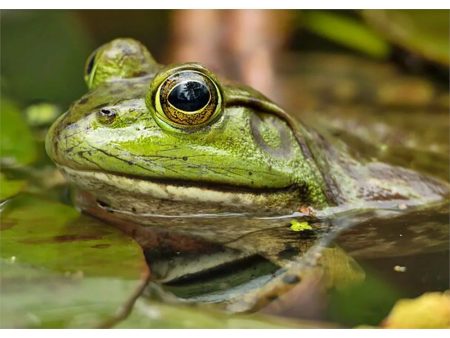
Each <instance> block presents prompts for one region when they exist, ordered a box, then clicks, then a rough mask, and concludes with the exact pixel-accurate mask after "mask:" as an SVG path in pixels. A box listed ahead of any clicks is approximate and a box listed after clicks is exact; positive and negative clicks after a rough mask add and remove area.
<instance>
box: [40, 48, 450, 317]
mask: <svg viewBox="0 0 450 338" xmlns="http://www.w3.org/2000/svg"><path fill="white" fill-rule="evenodd" d="M186 69H189V70H193V71H196V72H199V73H201V74H204V75H205V76H207V77H208V78H209V79H210V80H211V81H212V83H213V84H214V86H215V87H216V89H217V93H216V94H217V96H218V104H217V107H216V108H215V110H214V113H213V114H212V116H211V118H210V119H209V120H207V121H206V122H205V123H202V124H201V125H196V126H193V125H186V126H182V127H180V126H177V125H174V123H173V121H172V122H171V121H170V120H169V118H168V117H167V116H166V115H165V114H164V112H163V111H162V110H161V103H160V102H158V101H161V100H159V98H160V96H159V95H161V93H160V86H161V84H162V83H163V82H164V81H165V80H166V79H167V78H168V77H169V76H171V75H173V74H177V73H179V72H180V71H185V70H186ZM85 80H86V82H87V84H88V87H89V89H90V91H89V92H88V93H87V94H86V95H84V96H83V97H82V98H80V99H79V100H78V101H77V102H75V103H74V104H73V105H72V106H71V107H70V108H69V110H68V111H67V112H66V113H65V114H63V115H62V116H61V117H60V118H59V119H58V120H57V121H56V122H55V123H54V125H53V126H52V127H51V129H50V130H49V132H48V135H47V139H46V149H47V153H48V155H49V156H50V158H51V159H52V160H53V161H54V162H55V163H56V164H57V166H58V167H59V168H60V169H61V171H62V172H63V173H64V175H65V176H66V177H67V179H68V180H69V182H71V183H72V184H73V185H74V186H75V187H76V189H77V197H76V203H77V205H78V206H79V207H80V208H81V209H82V210H84V211H85V212H87V213H90V214H92V215H94V216H96V217H99V218H102V219H105V220H107V221H108V222H112V223H115V224H117V225H119V226H120V227H121V228H122V229H123V230H124V231H125V232H127V233H130V234H132V235H133V237H134V238H135V239H136V240H137V241H139V243H140V244H141V246H143V248H144V250H145V251H146V253H147V254H148V253H149V251H152V250H153V252H154V253H155V254H156V255H159V254H160V252H159V251H158V248H159V247H162V248H163V249H164V250H163V252H165V253H167V252H169V251H170V250H169V251H168V248H171V251H172V252H175V253H177V255H175V256H177V257H178V254H179V253H180V252H183V251H185V252H191V253H192V252H194V253H195V252H197V253H200V254H202V253H204V252H206V254H207V256H208V258H207V260H206V261H207V264H206V263H205V264H204V263H201V264H200V265H202V266H200V267H197V265H199V264H196V263H195V262H193V263H194V265H196V267H192V269H191V270H192V271H188V273H192V272H193V271H194V272H195V271H196V269H205V266H206V268H207V267H209V266H210V265H211V266H216V265H220V264H222V263H224V262H225V261H229V260H234V259H239V258H241V257H243V256H248V255H252V254H255V253H258V254H261V253H263V254H262V255H263V256H265V257H266V258H268V259H270V260H271V261H273V262H274V263H276V264H277V265H280V266H284V265H285V264H289V261H290V259H284V258H280V257H281V256H280V255H279V253H280V252H282V251H283V250H284V249H286V242H287V240H286V236H288V237H289V236H290V235H289V234H288V235H286V234H285V230H286V229H284V228H283V229H284V230H283V229H281V230H280V231H281V235H279V236H278V235H275V236H274V235H271V234H273V231H272V230H271V229H274V228H275V227H276V226H279V225H276V222H278V221H277V220H272V221H269V220H266V221H264V220H262V219H258V218H242V220H240V221H238V222H236V221H231V222H230V221H228V220H227V218H222V217H221V216H228V215H229V214H230V213H232V214H233V215H235V214H237V213H238V214H253V215H257V216H260V215H268V214H269V215H278V216H279V215H292V214H293V213H295V212H300V213H303V214H306V215H308V216H309V217H313V216H317V217H318V218H321V217H328V216H330V215H334V214H335V213H337V212H345V211H349V210H351V211H354V210H367V209H375V210H378V209H392V208H394V209H398V208H399V207H400V208H401V209H403V208H404V207H410V206H423V205H428V204H431V203H434V202H440V201H442V200H444V199H446V198H447V197H448V193H449V187H448V184H447V183H445V182H442V181H439V180H436V179H433V178H430V177H427V176H424V175H421V174H419V173H417V172H414V171H412V170H409V169H405V168H401V167H397V166H391V165H388V164H385V163H381V162H378V161H376V160H371V161H367V160H366V161H360V160H359V158H357V154H354V153H353V152H351V150H350V149H348V147H347V145H346V144H344V143H343V142H342V141H341V140H339V139H335V138H333V137H332V136H330V135H325V134H322V135H320V134H318V133H317V132H316V131H314V130H313V129H311V128H306V127H305V126H304V125H303V124H301V123H299V122H298V121H295V120H294V119H293V118H292V117H290V116H289V115H288V114H287V113H286V112H284V111H283V110H282V109H281V108H280V107H278V106H277V105H276V104H274V103H273V102H271V101H269V100H268V99H267V98H265V97H264V96H263V95H261V94H260V93H258V92H256V91H255V90H253V89H251V88H248V87H244V86H241V85H236V84H229V83H226V82H224V81H219V80H218V79H217V78H216V76H215V75H214V74H212V73H211V72H210V71H208V70H207V69H205V68H204V67H202V66H200V65H198V64H194V63H187V64H182V65H171V66H168V67H163V66H161V65H159V64H157V63H156V62H155V61H154V60H153V58H152V57H151V55H150V54H149V53H148V51H147V50H146V49H145V47H143V46H142V45H141V44H140V43H139V42H137V41H134V40H131V39H117V40H114V41H112V42H110V43H107V44H105V45H103V46H101V47H100V48H98V49H97V50H96V51H95V52H94V53H93V55H92V56H91V57H90V59H89V60H88V61H87V66H86V75H85ZM102 109H106V110H107V111H109V112H110V113H111V112H112V114H109V115H105V114H103V113H102ZM211 214H214V216H215V217H219V218H220V219H219V218H216V219H214V220H213V221H211V219H210V218H208V217H204V216H205V215H209V216H211ZM297 215H298V214H297ZM168 216H169V217H168ZM197 216H202V217H197ZM192 217H194V218H195V220H194V221H193V220H192ZM278 223H279V222H278ZM278 223H277V224H278ZM140 225H144V226H149V225H153V226H154V225H156V227H141V226H140ZM150 229H151V230H150ZM160 229H162V230H160ZM261 229H267V230H268V231H266V232H259V230H261ZM316 230H317V229H316ZM286 231H288V230H286ZM160 232H161V233H160ZM288 232H289V231H288ZM155 233H156V235H155ZM158 234H159V235H158ZM161 234H162V235H161ZM180 235H181V236H180ZM185 235H187V236H185ZM246 235H247V236H246ZM183 236H185V237H183ZM190 236H201V238H202V240H206V243H205V242H202V241H197V240H194V241H192V240H191V239H190ZM268 237H270V238H268ZM294 237H295V236H294ZM210 242H214V243H218V244H226V246H227V247H228V248H229V249H231V250H232V251H231V252H228V251H226V252H225V253H224V252H223V251H222V249H218V252H219V254H218V256H217V257H216V258H214V259H213V258H211V257H213V256H211V254H210V252H213V251H214V250H215V249H214V247H211V244H210ZM310 242H311V243H310ZM312 242H313V241H305V240H303V241H300V240H298V238H297V237H295V238H292V241H291V242H290V245H292V246H298V252H299V254H301V253H302V252H305V251H306V250H307V249H308V248H309V247H310V246H311V245H312V244H313V243H312ZM242 248H245V252H243V253H237V254H236V251H233V250H238V251H240V250H241V249H242ZM196 250H197V251H196ZM208 250H212V251H208ZM313 256H314V257H316V256H315V255H313ZM214 257H215V256H214ZM166 258H167V259H171V256H170V255H168V254H167V257H166ZM155 259H157V257H156V258H155ZM314 259H316V258H314ZM215 260H217V261H215ZM152 264H153V269H154V270H155V271H154V272H156V275H157V274H158V273H157V272H158V271H157V270H158V268H157V266H158V265H157V264H158V262H157V261H156V262H155V260H153V261H152ZM186 264H187V263H186V262H184V263H183V264H181V265H180V266H186ZM163 265H164V264H163ZM164 266H165V265H164ZM174 269H175V268H174ZM304 269H305V266H303V265H301V264H300V265H294V266H293V267H291V268H289V269H288V270H287V271H286V273H284V274H281V275H280V276H279V277H277V278H275V279H274V280H273V281H271V282H270V283H268V284H267V285H266V286H265V287H264V288H263V289H261V290H259V291H257V292H256V293H255V294H253V295H250V296H249V297H248V298H245V299H244V300H242V302H243V303H245V305H243V308H246V309H248V308H251V307H255V306H261V305H262V304H264V303H265V302H266V301H270V300H271V299H273V297H274V296H277V295H279V294H280V293H283V292H284V291H285V290H286V289H289V288H291V287H292V286H293V285H294V284H295V283H296V281H299V280H300V279H301V278H302V276H303V273H304ZM162 270H164V271H165V268H163V269H162ZM174 271H175V272H174V273H175V274H176V273H177V271H176V269H175V270H174ZM183 271H184V270H183ZM183 273H186V271H184V272H183ZM161 278H163V277H161ZM166 278H169V277H167V276H166Z"/></svg>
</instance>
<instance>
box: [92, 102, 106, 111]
mask: <svg viewBox="0 0 450 338" xmlns="http://www.w3.org/2000/svg"><path fill="white" fill-rule="evenodd" d="M106 105H107V104H106V103H101V104H98V105H96V106H95V107H92V110H97V109H101V108H103V107H105V106H106Z"/></svg>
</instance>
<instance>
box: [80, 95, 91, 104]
mask: <svg viewBox="0 0 450 338" xmlns="http://www.w3.org/2000/svg"><path fill="white" fill-rule="evenodd" d="M88 101H89V98H88V97H83V98H82V99H81V100H80V101H78V104H85V103H87V102H88Z"/></svg>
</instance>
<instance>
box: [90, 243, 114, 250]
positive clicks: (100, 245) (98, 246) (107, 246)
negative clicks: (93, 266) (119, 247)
mask: <svg viewBox="0 0 450 338" xmlns="http://www.w3.org/2000/svg"><path fill="white" fill-rule="evenodd" d="M110 246H111V245H110V244H106V243H105V244H96V245H93V246H91V248H94V249H105V248H109V247H110Z"/></svg>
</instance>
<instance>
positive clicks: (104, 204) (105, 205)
mask: <svg viewBox="0 0 450 338" xmlns="http://www.w3.org/2000/svg"><path fill="white" fill-rule="evenodd" d="M96 202H97V204H98V205H99V207H102V208H109V207H110V205H109V204H108V203H106V202H103V201H100V200H96Z"/></svg>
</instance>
